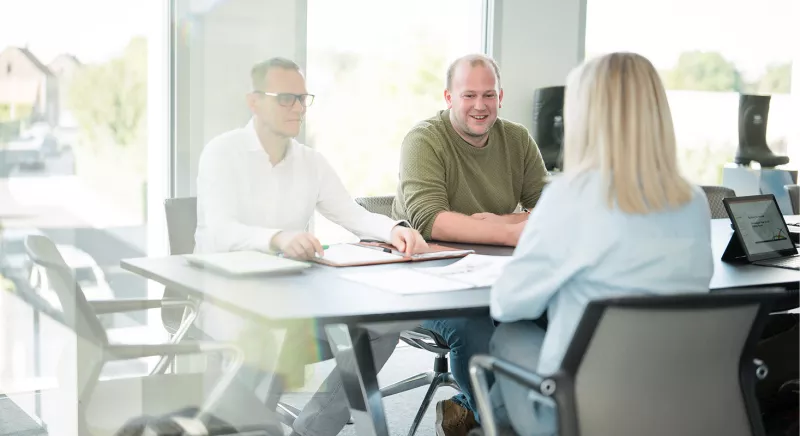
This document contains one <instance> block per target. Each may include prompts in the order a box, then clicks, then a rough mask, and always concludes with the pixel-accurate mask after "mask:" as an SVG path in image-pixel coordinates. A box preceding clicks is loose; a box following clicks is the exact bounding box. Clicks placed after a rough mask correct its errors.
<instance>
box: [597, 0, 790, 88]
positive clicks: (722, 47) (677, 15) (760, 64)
mask: <svg viewBox="0 0 800 436" xmlns="http://www.w3.org/2000/svg"><path fill="white" fill-rule="evenodd" d="M798 21H800V0H757V1H753V0H588V3H587V19H586V22H587V23H586V52H587V53H603V52H610V51H615V50H628V51H635V52H638V53H640V54H642V55H644V56H646V57H648V58H649V59H650V60H651V61H652V62H653V63H654V64H655V65H656V67H658V68H670V67H671V66H673V65H674V64H675V62H676V60H677V58H678V55H679V54H680V53H681V52H683V51H688V50H702V51H719V52H721V53H722V54H723V56H725V57H726V58H727V59H728V60H732V61H734V63H735V64H736V65H737V67H738V68H739V69H740V70H742V71H743V72H744V73H745V74H746V75H754V74H760V73H761V72H762V71H763V70H764V69H765V68H766V66H767V65H769V64H770V63H774V62H790V61H791V59H792V56H793V55H795V54H796V51H797V50H796V45H797V44H800V42H798V41H797V38H798V33H796V32H794V31H793V27H796V26H798V25H800V23H798Z"/></svg>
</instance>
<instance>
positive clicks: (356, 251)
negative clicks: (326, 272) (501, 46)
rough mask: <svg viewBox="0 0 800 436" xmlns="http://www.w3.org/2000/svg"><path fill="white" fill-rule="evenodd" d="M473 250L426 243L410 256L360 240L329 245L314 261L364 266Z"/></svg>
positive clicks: (460, 254)
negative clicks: (426, 246)
mask: <svg viewBox="0 0 800 436" xmlns="http://www.w3.org/2000/svg"><path fill="white" fill-rule="evenodd" d="M474 252H475V250H458V249H455V248H452V247H447V246H444V245H439V244H431V243H429V244H428V248H427V250H425V251H424V252H422V253H417V254H414V255H411V256H406V255H405V254H404V253H402V252H400V251H397V249H396V248H395V247H394V246H393V245H391V244H386V243H382V242H371V241H361V242H355V243H347V244H334V245H331V246H330V247H329V248H328V249H327V250H325V254H324V255H323V256H322V257H318V258H316V259H313V260H314V262H317V263H321V264H323V265H328V266H336V267H345V266H365V265H381V264H386V263H400V262H419V261H425V260H435V259H452V258H459V257H464V256H466V255H468V254H471V253H474Z"/></svg>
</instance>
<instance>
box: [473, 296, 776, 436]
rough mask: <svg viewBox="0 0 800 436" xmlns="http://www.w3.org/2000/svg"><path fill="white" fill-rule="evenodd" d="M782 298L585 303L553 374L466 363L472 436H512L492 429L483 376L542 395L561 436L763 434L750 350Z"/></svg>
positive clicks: (758, 366) (490, 360)
mask: <svg viewBox="0 0 800 436" xmlns="http://www.w3.org/2000/svg"><path fill="white" fill-rule="evenodd" d="M785 297H786V293H785V292H784V291H783V290H776V291H773V292H771V291H767V290H765V291H760V292H758V293H749V294H744V293H733V292H731V293H725V292H718V293H713V294H692V295H679V296H637V297H625V298H618V299H608V300H600V301H593V302H590V303H589V305H588V306H587V307H586V311H585V312H584V314H583V317H582V318H581V321H580V323H579V324H578V327H577V329H576V331H575V336H574V337H573V339H572V342H571V343H570V344H569V347H568V348H567V352H566V354H565V356H564V358H563V361H562V362H561V367H560V369H559V370H558V371H556V372H555V374H553V375H550V376H542V375H539V374H536V373H534V372H531V371H529V370H527V369H525V368H522V367H520V366H518V365H516V364H513V363H511V362H508V361H504V360H501V359H497V358H494V357H490V356H486V355H483V356H474V357H473V358H472V359H471V361H470V377H471V380H472V383H473V387H474V389H475V391H476V392H475V394H476V400H477V403H478V408H479V410H480V416H481V423H482V425H483V429H482V430H479V431H473V433H470V435H471V436H472V435H473V434H475V435H479V434H485V435H489V436H494V435H497V434H504V435H505V434H515V433H514V432H513V430H511V429H508V428H505V429H498V428H497V426H496V420H495V417H494V415H493V413H492V407H491V405H490V403H489V390H488V385H487V382H486V372H487V371H493V372H494V374H495V376H497V375H503V376H505V377H508V378H510V379H512V380H513V381H515V382H517V383H520V384H522V385H524V386H526V387H528V388H530V389H531V390H532V393H531V394H532V396H538V397H541V396H544V397H545V398H542V401H546V402H549V403H551V404H553V405H554V407H556V410H557V415H558V418H557V421H558V426H559V429H558V433H559V434H560V435H562V436H577V435H580V436H592V435H616V436H633V435H644V434H646V435H651V436H660V435H664V436H667V435H669V436H672V435H679V434H680V435H689V434H694V435H696V434H715V435H716V434H719V435H722V434H724V435H729V436H738V435H741V436H744V435H748V436H749V435H764V429H763V426H762V423H761V416H760V413H759V407H758V403H757V400H756V396H755V384H756V382H757V379H764V378H765V377H766V375H767V368H766V367H765V366H764V364H763V363H762V362H760V361H757V360H755V359H754V352H755V348H756V344H757V341H758V339H759V338H760V337H761V332H762V330H763V328H764V325H765V323H766V321H767V317H768V316H769V313H770V308H771V307H772V306H773V305H774V304H775V301H776V300H777V299H780V298H785ZM701 381H702V382H701ZM498 432H500V433H498Z"/></svg>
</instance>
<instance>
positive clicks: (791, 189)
mask: <svg viewBox="0 0 800 436" xmlns="http://www.w3.org/2000/svg"><path fill="white" fill-rule="evenodd" d="M783 188H784V189H786V193H787V194H789V201H791V203H792V215H800V185H786V186H784V187H783Z"/></svg>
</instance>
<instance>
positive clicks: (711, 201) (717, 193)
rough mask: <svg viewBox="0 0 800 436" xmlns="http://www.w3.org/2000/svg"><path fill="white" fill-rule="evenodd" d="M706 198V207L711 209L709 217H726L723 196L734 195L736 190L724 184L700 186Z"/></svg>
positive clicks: (726, 212)
mask: <svg viewBox="0 0 800 436" xmlns="http://www.w3.org/2000/svg"><path fill="white" fill-rule="evenodd" d="M702 188H703V192H705V194H706V198H707V199H708V208H709V209H711V218H712V219H714V218H728V211H727V210H725V205H724V204H723V203H722V199H723V198H730V197H736V192H734V190H733V189H731V188H726V187H724V186H702Z"/></svg>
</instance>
